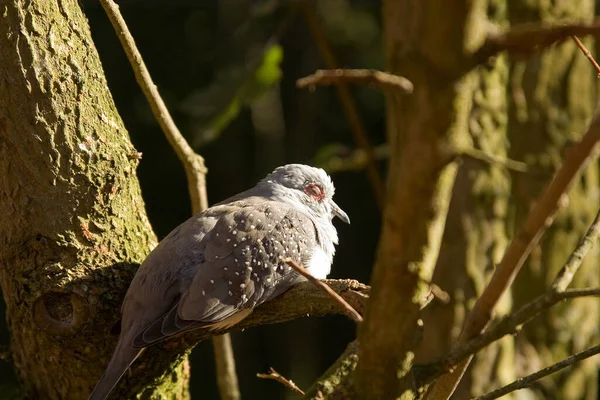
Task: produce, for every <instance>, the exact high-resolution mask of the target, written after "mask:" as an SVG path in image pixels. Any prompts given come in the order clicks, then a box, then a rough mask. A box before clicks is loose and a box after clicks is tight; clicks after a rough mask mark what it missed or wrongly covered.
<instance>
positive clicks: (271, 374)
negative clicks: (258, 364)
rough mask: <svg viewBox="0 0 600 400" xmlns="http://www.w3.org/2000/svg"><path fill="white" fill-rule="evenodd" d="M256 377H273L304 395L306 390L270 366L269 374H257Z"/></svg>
mask: <svg viewBox="0 0 600 400" xmlns="http://www.w3.org/2000/svg"><path fill="white" fill-rule="evenodd" d="M256 377H257V378H261V379H272V380H274V381H277V382H279V383H281V384H282V385H283V386H285V387H287V388H288V389H290V390H293V391H294V392H297V393H300V394H301V395H304V391H303V390H302V389H300V388H299V387H298V385H296V384H295V383H294V382H292V381H291V380H289V379H287V378H286V377H285V376H283V375H281V374H280V373H279V372H277V371H275V370H274V369H273V368H269V373H268V374H256Z"/></svg>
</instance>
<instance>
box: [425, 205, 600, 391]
mask: <svg viewBox="0 0 600 400" xmlns="http://www.w3.org/2000/svg"><path fill="white" fill-rule="evenodd" d="M598 239H600V211H598V214H597V215H596V218H595V219H594V221H593V222H592V224H591V226H590V228H589V229H588V231H587V232H586V234H585V235H584V237H583V238H582V239H581V241H580V242H579V244H578V245H577V248H576V249H575V250H574V251H573V253H571V256H570V257H569V260H568V261H567V262H566V264H565V265H564V266H563V267H562V268H561V270H560V271H559V272H558V274H557V276H556V279H555V280H554V283H553V284H552V286H551V287H550V289H548V290H547V291H546V293H544V294H543V295H541V296H538V297H537V298H535V299H534V300H532V301H530V302H529V303H527V304H525V305H524V306H523V307H521V308H520V309H519V310H517V311H516V312H514V313H513V314H511V315H508V316H506V317H504V318H503V319H502V320H500V321H499V322H498V323H497V324H495V325H493V326H492V327H490V328H489V329H488V330H487V331H486V332H484V333H482V334H481V335H479V336H477V337H475V338H474V339H472V340H470V341H468V342H467V343H463V344H458V345H456V346H454V347H453V348H452V349H451V350H450V352H448V354H447V355H446V356H445V357H443V358H441V359H440V360H438V361H436V362H434V363H432V364H429V365H427V366H420V367H419V368H416V370H417V371H418V373H417V374H416V375H418V376H417V380H418V381H419V382H422V383H428V382H431V381H432V380H433V379H435V378H437V377H438V376H440V375H441V374H443V373H446V372H448V371H449V370H451V369H452V368H453V367H454V366H455V365H456V364H457V363H459V362H460V361H462V360H464V359H465V358H467V357H468V356H470V355H472V354H475V353H477V352H478V351H479V350H481V349H483V348H485V347H487V346H488V345H489V344H490V343H492V342H495V341H496V340H498V339H500V338H502V337H503V336H505V335H510V334H513V333H515V331H516V330H517V329H518V326H520V325H523V324H525V323H527V322H529V321H531V320H532V319H533V318H534V317H536V316H537V315H539V314H540V313H541V312H542V311H544V310H546V309H548V308H550V307H552V306H553V305H555V304H556V303H558V302H560V301H563V300H566V299H571V298H575V297H589V296H600V288H590V289H572V290H565V289H566V288H567V286H568V285H569V284H570V283H571V281H572V280H573V276H574V275H575V272H576V271H577V269H578V268H579V266H580V265H581V263H582V261H583V259H584V258H585V256H586V254H587V253H588V252H589V251H590V250H591V249H592V248H593V246H594V244H595V243H596V242H598Z"/></svg>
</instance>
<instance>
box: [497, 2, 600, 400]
mask: <svg viewBox="0 0 600 400" xmlns="http://www.w3.org/2000/svg"><path fill="white" fill-rule="evenodd" d="M509 12H510V21H511V23H513V24H517V23H525V22H532V21H540V20H541V21H543V22H549V23H550V22H554V23H556V22H560V21H565V20H570V21H574V20H575V21H583V20H588V21H589V20H591V19H592V18H593V15H594V1H592V0H571V1H568V2H547V3H541V2H540V3H538V2H523V1H516V0H510V1H509ZM583 41H584V43H585V44H586V46H587V47H588V48H589V49H593V41H592V40H591V39H585V40H583ZM510 91H511V96H510V100H511V102H510V108H511V109H510V121H509V130H508V131H509V135H510V143H511V152H510V156H511V158H514V159H518V160H522V161H525V162H527V163H528V164H529V165H531V166H532V167H534V168H535V169H536V170H537V172H536V173H530V174H515V175H514V177H513V193H514V199H515V207H516V210H515V214H516V223H517V225H518V224H520V222H522V221H523V219H524V217H525V216H526V214H527V212H528V211H529V209H530V208H531V205H532V203H533V202H534V201H535V199H536V198H537V196H538V195H539V193H540V191H541V190H542V189H543V188H544V187H545V186H546V185H547V183H548V182H549V179H550V178H551V177H552V174H553V173H554V172H555V171H556V169H557V168H558V166H559V165H560V164H561V161H562V159H563V158H564V152H565V151H568V147H569V142H570V141H574V140H577V139H578V138H579V137H580V136H581V134H582V133H583V132H585V130H586V127H587V124H589V122H590V120H591V118H592V116H593V115H594V111H595V108H596V99H597V95H596V94H597V76H596V72H595V71H594V70H593V68H592V67H591V65H590V64H589V62H588V60H587V59H586V58H585V57H584V56H583V55H582V54H581V51H580V50H579V49H578V48H577V46H576V45H575V43H574V42H573V41H571V40H567V41H565V43H563V44H561V45H558V46H555V47H552V48H550V49H547V50H546V51H544V52H543V53H541V54H534V55H532V56H530V57H528V58H527V59H521V60H514V62H513V64H512V67H511V72H510ZM599 179H600V178H599V176H598V164H597V163H596V164H592V165H590V166H588V167H587V169H586V170H585V172H584V173H583V175H582V177H581V180H580V181H579V183H578V184H577V185H575V186H574V188H573V189H572V190H571V192H570V193H569V198H568V200H569V201H568V204H565V205H566V208H564V209H563V210H562V211H561V212H560V213H559V214H558V216H557V218H556V220H555V222H554V224H553V225H552V227H550V228H549V229H548V231H547V232H546V233H545V235H544V237H543V238H542V240H541V242H540V244H539V245H538V247H537V248H536V249H535V250H534V251H533V253H532V254H531V256H530V258H529V260H528V262H527V264H526V265H525V266H524V268H523V270H522V272H521V274H520V275H519V277H518V278H517V280H516V281H515V284H514V287H513V288H514V291H513V294H514V299H515V304H523V303H524V302H525V301H527V300H530V299H531V298H532V297H533V296H536V295H538V294H540V293H542V291H544V290H545V289H546V288H547V287H548V286H549V284H550V283H551V281H552V280H553V278H554V277H555V275H556V273H557V271H558V269H559V268H560V267H561V266H562V265H563V264H564V263H565V261H566V260H567V258H568V255H569V253H570V252H571V251H572V250H573V248H574V247H575V246H576V245H577V242H578V240H579V239H580V238H581V236H582V235H583V234H584V233H585V231H586V229H587V228H588V226H589V224H590V223H591V221H592V219H593V218H594V215H595V213H596V212H597V209H598V191H599V189H600V188H599V182H600V180H599ZM598 260H599V253H598V249H597V248H596V249H595V250H594V251H593V252H592V253H591V254H589V255H588V256H587V258H586V260H585V261H584V263H583V265H582V267H581V269H580V270H579V272H578V273H577V275H576V276H575V279H574V281H573V284H572V286H575V287H584V286H598V284H599V281H600V275H599V274H598ZM599 312H600V308H599V300H598V299H595V298H590V299H578V300H573V301H569V302H567V303H564V304H560V305H557V306H555V307H554V308H553V309H552V310H551V311H550V312H546V313H545V314H544V315H543V316H542V317H540V318H538V319H536V320H535V321H534V322H532V323H531V324H527V325H525V327H524V330H523V333H522V334H521V335H519V336H518V337H517V346H518V354H519V355H520V357H521V358H520V359H518V360H517V365H521V366H523V370H520V371H518V373H519V374H520V375H521V374H526V373H530V372H532V371H534V370H538V369H539V368H541V367H543V366H547V365H549V364H551V363H554V362H557V361H559V360H560V359H563V358H565V357H567V356H568V355H570V354H573V353H576V352H578V351H581V350H583V349H585V348H587V347H589V346H591V345H593V344H596V343H597V342H598V337H599V336H598V315H599ZM597 376H598V368H597V364H596V362H595V361H594V360H593V359H589V360H587V361H585V362H582V363H579V364H577V365H575V366H574V367H572V368H570V369H567V370H565V371H564V372H563V373H559V374H554V375H552V376H551V377H549V378H547V379H545V380H543V381H541V382H540V383H539V384H538V385H537V386H534V387H533V389H531V390H534V391H535V392H536V394H537V396H539V397H543V398H549V399H551V398H557V399H567V400H568V399H590V400H591V399H595V396H596V393H597V390H598V388H597Z"/></svg>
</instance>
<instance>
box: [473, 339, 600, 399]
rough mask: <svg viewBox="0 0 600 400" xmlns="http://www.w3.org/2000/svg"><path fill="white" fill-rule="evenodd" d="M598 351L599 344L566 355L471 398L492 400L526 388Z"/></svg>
mask: <svg viewBox="0 0 600 400" xmlns="http://www.w3.org/2000/svg"><path fill="white" fill-rule="evenodd" d="M598 353H600V345H598V346H594V347H591V348H589V349H587V350H584V351H582V352H580V353H577V354H575V355H572V356H571V357H567V358H565V359H564V360H562V361H560V362H557V363H556V364H553V365H551V366H549V367H546V368H544V369H542V370H540V371H537V372H535V373H533V374H531V375H527V376H525V377H523V378H519V379H517V380H516V381H514V382H513V383H511V384H509V385H506V386H504V387H502V388H500V389H497V390H494V391H492V392H489V393H486V394H484V395H483V396H479V397H476V398H474V399H473V400H492V399H497V398H499V397H502V396H504V395H505V394H508V393H511V392H514V391H516V390H519V389H523V388H526V387H528V386H531V384H532V383H533V382H535V381H538V380H540V379H542V378H543V377H545V376H548V375H551V374H553V373H555V372H557V371H560V370H561V369H564V368H566V367H568V366H570V365H573V364H575V363H576V362H579V361H581V360H585V359H586V358H589V357H592V356H594V355H596V354H598Z"/></svg>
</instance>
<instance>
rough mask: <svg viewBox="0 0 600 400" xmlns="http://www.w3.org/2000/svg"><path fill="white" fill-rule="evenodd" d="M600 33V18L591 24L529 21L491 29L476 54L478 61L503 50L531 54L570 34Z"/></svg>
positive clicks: (596, 34) (595, 34)
mask: <svg viewBox="0 0 600 400" xmlns="http://www.w3.org/2000/svg"><path fill="white" fill-rule="evenodd" d="M599 34H600V19H598V18H596V19H594V20H593V22H591V23H589V24H585V23H576V24H564V25H542V24H538V23H528V24H522V25H519V26H515V27H512V28H511V29H510V30H509V31H507V32H500V33H498V32H496V31H490V32H489V33H488V37H487V39H486V41H485V44H484V45H483V46H482V47H481V49H480V50H479V51H478V52H477V54H476V55H475V60H476V61H478V62H482V61H485V60H486V59H488V58H489V57H492V56H494V55H496V54H498V53H500V52H502V51H508V52H509V53H511V54H529V53H532V52H534V51H540V50H542V49H544V48H546V47H549V46H551V45H553V44H554V43H556V42H559V41H561V40H564V39H566V38H568V37H569V36H575V35H577V36H584V35H594V36H598V35H599Z"/></svg>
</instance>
